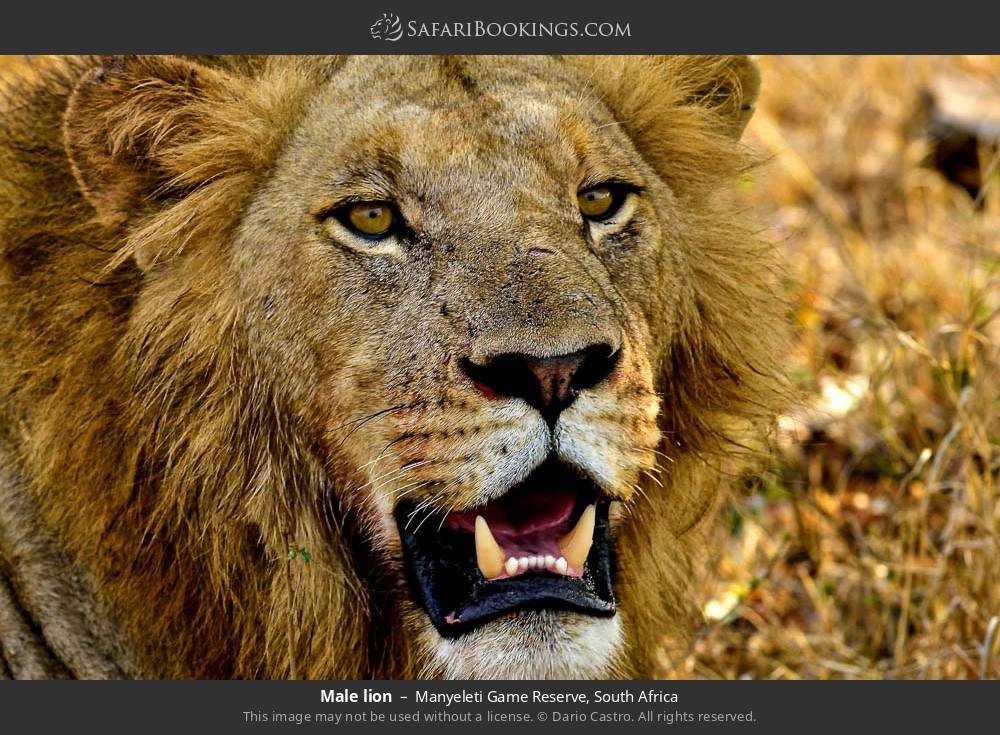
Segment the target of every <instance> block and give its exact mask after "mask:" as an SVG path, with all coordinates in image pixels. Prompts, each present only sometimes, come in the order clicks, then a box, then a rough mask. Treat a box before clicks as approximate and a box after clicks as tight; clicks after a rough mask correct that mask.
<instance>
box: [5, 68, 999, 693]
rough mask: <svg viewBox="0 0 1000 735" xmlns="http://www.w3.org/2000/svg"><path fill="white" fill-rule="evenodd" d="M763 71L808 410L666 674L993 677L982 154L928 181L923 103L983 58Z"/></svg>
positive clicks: (768, 172)
mask: <svg viewBox="0 0 1000 735" xmlns="http://www.w3.org/2000/svg"><path fill="white" fill-rule="evenodd" d="M16 63H17V62H13V63H12V62H11V61H10V60H8V59H4V58H2V57H0V72H3V71H4V70H5V67H8V68H9V67H10V66H12V65H15V64H16ZM762 65H763V71H764V96H763V99H762V101H761V105H760V109H759V111H758V114H757V115H756V117H755V119H754V121H753V122H752V123H751V127H750V135H749V138H750V140H751V142H752V143H753V144H754V145H755V146H756V147H758V148H760V149H761V150H763V151H764V152H766V153H768V154H769V155H770V157H771V159H772V160H771V163H770V165H769V166H768V167H767V168H766V169H765V170H763V171H761V172H760V173H759V174H758V175H757V176H756V177H755V178H754V179H753V180H749V181H747V182H746V184H745V186H744V187H743V192H742V194H741V196H743V197H744V198H745V199H746V201H747V204H748V206H754V207H757V208H758V209H760V210H761V212H762V215H763V221H764V222H765V224H766V225H767V226H768V230H769V232H770V235H771V237H772V238H773V239H774V240H775V241H776V242H778V243H780V246H781V247H782V249H783V251H784V252H785V253H787V257H788V261H789V271H788V273H789V277H788V281H787V288H788V291H789V293H790V295H791V297H792V299H793V301H794V303H795V306H796V310H795V322H796V335H797V339H796V348H795V350H794V352H793V354H791V355H790V356H789V361H790V367H791V369H792V373H793V375H794V378H795V381H796V383H797V384H798V385H799V387H800V388H801V389H802V391H803V393H804V394H805V396H806V400H805V401H804V404H805V405H804V406H803V407H802V408H801V409H799V410H797V411H795V412H794V414H792V415H789V416H787V417H785V418H784V419H783V420H782V423H781V427H780V430H779V434H778V437H777V441H776V442H775V444H776V449H775V451H774V453H773V459H772V460H771V461H770V462H769V465H768V467H767V468H766V469H765V470H764V471H763V472H760V473H755V474H754V475H752V476H748V477H747V479H746V483H745V487H744V489H743V490H742V492H739V493H737V494H736V495H735V496H734V498H733V500H732V502H731V503H730V506H729V508H728V511H727V513H728V520H729V523H728V524H726V525H725V526H724V527H723V528H721V529H720V531H719V536H718V544H717V547H715V548H716V550H717V551H718V553H719V559H718V563H717V569H718V570H719V576H718V577H717V578H716V579H714V580H713V581H712V582H711V583H710V584H707V585H706V587H705V589H704V590H703V591H702V594H703V596H704V610H705V613H706V624H705V626H704V628H703V630H702V631H701V633H700V635H699V638H698V640H697V643H696V645H695V646H694V648H693V649H692V650H690V651H681V652H678V651H671V652H665V653H664V656H663V671H662V674H663V675H664V676H667V677H694V676H697V677H725V678H736V677H754V678H841V677H850V678H871V677H898V678H976V677H979V676H992V677H997V676H1000V651H997V650H996V648H997V647H998V646H1000V643H997V644H996V645H993V646H986V645H985V644H984V641H987V639H988V638H989V637H990V635H993V636H996V631H997V627H998V626H997V623H996V616H998V615H1000V547H998V541H1000V535H998V527H1000V489H998V480H1000V352H998V345H1000V318H997V317H998V312H1000V234H998V233H1000V185H998V175H997V173H996V167H995V166H996V161H997V157H996V151H995V149H989V148H985V147H984V148H983V149H982V150H981V151H980V156H981V159H982V168H983V169H988V168H989V167H990V166H993V169H992V173H991V175H990V180H989V183H988V185H987V186H986V188H985V191H984V193H983V194H982V195H981V197H980V198H981V201H980V202H979V203H978V206H977V205H976V203H975V202H973V200H972V199H971V198H970V197H969V195H968V194H967V193H966V192H965V191H964V190H963V189H961V188H959V187H957V186H955V185H953V184H951V183H949V182H948V181H947V180H946V179H945V178H944V177H943V176H941V175H940V174H939V173H938V172H936V171H935V170H933V169H932V168H930V167H928V166H927V165H925V161H926V159H927V156H928V153H929V147H930V144H931V141H930V138H929V136H928V135H927V133H926V126H925V125H924V121H923V120H922V118H921V114H920V109H919V108H920V104H919V103H920V99H921V90H923V89H924V88H925V87H926V86H927V85H928V84H929V83H931V82H932V81H933V80H934V79H935V78H936V77H938V76H940V75H941V74H952V75H957V76H959V77H964V78H974V79H982V80H986V81H987V82H989V83H992V84H996V83H998V81H1000V57H992V58H978V59H975V58H957V57H950V58H945V59H930V58H903V57H893V58H878V57H849V58H833V57H799V58H795V57H781V58H773V59H769V58H765V59H763V60H762ZM991 620H992V621H993V623H992V625H991ZM996 637H1000V636H996ZM988 648H989V649H992V650H987V649H988Z"/></svg>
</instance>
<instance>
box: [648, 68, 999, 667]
mask: <svg viewBox="0 0 1000 735" xmlns="http://www.w3.org/2000/svg"><path fill="white" fill-rule="evenodd" d="M762 66H763V73H764V90H765V92H764V96H763V99H762V101H761V105H760V109H759V112H758V115H757V117H756V119H755V120H754V121H753V123H751V128H750V140H751V142H752V143H753V144H754V145H756V146H757V147H758V148H760V149H762V150H763V151H764V152H766V153H767V154H769V155H770V157H771V162H770V165H769V166H768V167H767V168H766V169H765V170H764V171H762V172H761V173H760V174H758V176H757V177H755V178H754V180H753V181H749V182H747V183H746V186H745V187H744V192H743V196H745V197H746V199H747V200H748V203H750V204H752V205H753V206H757V207H759V208H761V210H762V212H763V213H764V217H765V224H766V225H768V226H769V231H770V233H771V236H772V237H773V238H774V239H775V240H776V241H777V242H779V243H780V245H781V247H782V248H783V250H784V251H785V252H786V253H787V256H788V260H789V278H788V282H787V288H788V290H789V292H790V294H791V296H792V298H793V300H794V304H795V327H796V336H797V339H796V348H795V351H794V353H793V354H792V355H790V367H791V369H792V371H793V376H794V378H795V381H796V383H797V384H798V385H799V387H800V388H801V389H802V390H803V392H804V393H805V395H806V399H805V404H806V405H805V406H803V407H802V408H801V409H800V410H797V411H795V412H794V414H793V415H789V416H787V417H784V418H783V420H782V422H781V426H780V428H779V435H778V437H777V441H776V444H777V447H776V451H775V452H774V457H773V459H772V460H771V461H770V462H769V466H768V467H767V469H766V470H765V471H764V472H763V473H760V474H756V475H755V476H753V477H749V478H747V481H746V487H745V488H744V490H743V491H742V492H741V493H738V494H737V496H736V497H734V498H733V500H732V502H731V503H730V506H729V509H728V513H729V521H730V522H729V524H728V526H727V527H726V528H724V529H722V530H720V533H719V537H718V549H719V550H721V555H720V558H719V560H718V565H717V568H718V569H719V570H720V572H721V578H720V579H716V580H714V581H713V582H711V583H710V585H709V586H708V588H707V589H705V590H704V607H703V609H704V611H705V614H706V625H705V627H704V629H703V630H702V632H701V635H700V636H699V638H698V640H697V643H696V645H695V647H694V649H693V650H691V651H686V652H676V651H674V652H672V654H673V655H672V656H671V655H667V654H665V655H664V659H663V665H664V670H663V674H664V676H673V677H724V678H737V677H746V678H808V679H813V678H820V679H826V678H844V677H847V678H873V677H880V678H881V677H894V678H977V677H980V676H988V677H996V676H1000V653H998V652H997V651H996V650H995V649H996V645H994V646H986V645H985V644H984V641H986V640H987V638H989V637H991V636H994V637H995V636H996V627H997V624H996V622H995V620H996V617H995V616H997V615H1000V546H998V542H1000V535H998V528H1000V488H998V479H1000V352H998V345H1000V318H997V317H998V310H1000V186H998V178H1000V177H998V174H997V173H996V168H995V167H996V162H997V154H996V149H995V148H989V147H986V146H984V147H982V148H981V150H980V151H979V154H980V159H981V163H982V168H984V169H988V168H989V167H990V166H993V170H992V173H991V176H990V181H989V183H988V185H987V186H986V187H985V191H984V192H983V193H982V194H981V195H980V199H981V201H980V202H979V204H978V207H977V206H976V203H975V202H974V201H973V199H972V198H971V197H970V196H969V195H968V194H967V193H966V191H965V190H964V189H962V188H961V187H958V186H955V185H954V184H951V183H949V182H948V181H947V180H946V179H945V178H944V177H943V176H942V175H941V174H939V173H938V172H937V171H935V170H934V169H932V168H930V167H929V166H927V165H925V161H926V160H927V157H928V153H929V146H930V144H931V141H930V138H929V136H928V135H927V133H926V125H925V124H924V120H923V119H922V115H921V112H920V108H921V105H920V100H921V94H920V93H921V90H922V89H924V88H925V87H926V86H927V85H928V84H929V83H931V82H932V80H934V79H935V78H939V77H940V76H941V75H942V74H949V75H954V76H957V77H959V78H975V79H981V80H983V81H986V82H988V83H990V84H994V85H995V84H997V83H998V82H1000V57H992V58H978V59H971V58H945V59H930V58H902V57H892V58H878V57H848V58H830V57H799V58H795V57H779V58H773V59H763V60H762ZM991 620H993V621H994V622H993V623H992V626H991ZM988 648H992V649H993V650H987V649H988Z"/></svg>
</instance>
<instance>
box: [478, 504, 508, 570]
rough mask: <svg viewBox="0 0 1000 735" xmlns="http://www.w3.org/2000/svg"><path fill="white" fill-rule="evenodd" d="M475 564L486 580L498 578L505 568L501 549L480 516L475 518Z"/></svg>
mask: <svg viewBox="0 0 1000 735" xmlns="http://www.w3.org/2000/svg"><path fill="white" fill-rule="evenodd" d="M476 562H477V563H478V564H479V571H481V572H482V573H483V576H484V577H486V579H493V578H494V577H499V576H500V575H501V574H503V571H504V569H505V568H506V565H505V564H504V553H503V549H501V548H500V544H498V543H497V540H496V539H495V538H493V534H492V533H491V532H490V526H489V524H488V523H487V522H486V519H485V518H483V517H482V516H476Z"/></svg>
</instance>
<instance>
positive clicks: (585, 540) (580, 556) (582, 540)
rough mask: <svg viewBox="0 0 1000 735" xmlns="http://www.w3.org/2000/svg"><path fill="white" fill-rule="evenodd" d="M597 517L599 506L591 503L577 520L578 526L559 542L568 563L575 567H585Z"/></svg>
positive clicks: (592, 541)
mask: <svg viewBox="0 0 1000 735" xmlns="http://www.w3.org/2000/svg"><path fill="white" fill-rule="evenodd" d="M596 517H597V506H596V505H594V504H593V503H591V504H590V505H588V506H587V507H586V508H585V509H584V511H583V515H581V516H580V520H578V521H577V522H576V527H575V528H574V529H573V530H572V531H570V532H569V533H568V534H566V536H564V537H563V539H562V541H561V542H560V543H559V550H560V551H561V552H562V555H563V558H565V560H566V563H567V564H568V565H569V566H570V567H572V568H573V569H580V570H582V569H583V564H584V562H586V561H587V554H589V553H590V547H591V545H593V543H594V521H595V519H596Z"/></svg>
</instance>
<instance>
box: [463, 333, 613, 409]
mask: <svg viewBox="0 0 1000 735" xmlns="http://www.w3.org/2000/svg"><path fill="white" fill-rule="evenodd" d="M619 354H620V352H619V351H618V350H615V349H614V348H613V347H612V346H611V345H609V344H605V343H600V344H594V345H590V346H589V347H585V348H584V349H582V350H579V351H577V352H572V353H569V354H566V355H556V356H555V357H536V356H534V355H526V354H523V353H520V352H515V353H507V354H503V355H497V356H496V357H492V358H490V359H489V360H488V361H486V362H485V363H482V364H477V363H474V362H473V361H472V360H469V359H468V358H466V359H464V360H462V368H463V369H464V370H465V373H466V374H467V375H468V376H469V378H471V379H472V382H473V383H474V384H475V386H476V388H477V389H478V390H479V391H480V392H481V393H483V394H484V395H486V396H487V397H492V396H510V397H513V398H522V399H524V400H525V401H527V402H528V403H529V404H530V405H532V406H534V407H535V408H536V409H537V410H538V411H539V413H541V414H542V416H544V417H545V420H546V421H547V422H548V423H549V425H550V426H552V425H554V424H555V422H556V419H557V418H559V414H560V413H561V412H562V411H563V410H565V409H566V408H567V407H569V406H570V404H572V403H573V401H574V400H575V399H576V396H577V394H578V393H579V392H580V391H582V390H586V389H588V388H593V387H594V386H596V385H597V384H598V383H600V382H601V381H602V380H604V379H605V378H606V377H608V375H609V374H610V373H611V371H612V370H613V369H614V367H615V364H616V363H617V362H618V356H619Z"/></svg>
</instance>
